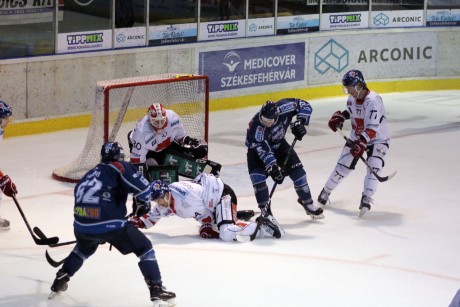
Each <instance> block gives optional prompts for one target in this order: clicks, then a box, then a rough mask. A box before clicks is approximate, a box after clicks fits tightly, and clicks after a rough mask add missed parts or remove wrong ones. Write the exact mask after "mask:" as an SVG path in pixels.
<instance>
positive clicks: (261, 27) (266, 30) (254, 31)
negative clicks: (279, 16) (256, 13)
mask: <svg viewBox="0 0 460 307" xmlns="http://www.w3.org/2000/svg"><path fill="white" fill-rule="evenodd" d="M246 33H247V35H246V36H262V35H274V34H275V18H274V17H270V18H256V19H249V20H248V30H247V31H246Z"/></svg>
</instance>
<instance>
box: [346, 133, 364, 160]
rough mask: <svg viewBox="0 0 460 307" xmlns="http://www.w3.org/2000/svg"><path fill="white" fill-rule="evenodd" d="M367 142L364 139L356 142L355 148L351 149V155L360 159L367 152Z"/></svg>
mask: <svg viewBox="0 0 460 307" xmlns="http://www.w3.org/2000/svg"><path fill="white" fill-rule="evenodd" d="M366 148H367V142H366V140H364V139H363V138H361V137H360V138H359V139H357V140H356V141H355V143H354V145H353V147H352V148H351V149H350V153H351V155H352V156H353V157H355V158H359V157H361V156H362V155H363V153H364V152H365V151H366Z"/></svg>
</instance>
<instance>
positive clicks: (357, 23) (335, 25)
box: [321, 11, 369, 30]
mask: <svg viewBox="0 0 460 307" xmlns="http://www.w3.org/2000/svg"><path fill="white" fill-rule="evenodd" d="M367 27H369V12H368V11H363V12H347V13H330V14H322V15H321V30H344V29H359V28H367Z"/></svg>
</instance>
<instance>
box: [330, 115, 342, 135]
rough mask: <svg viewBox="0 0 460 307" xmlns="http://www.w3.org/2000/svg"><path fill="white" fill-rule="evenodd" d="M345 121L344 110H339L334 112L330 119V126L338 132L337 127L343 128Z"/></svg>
mask: <svg viewBox="0 0 460 307" xmlns="http://www.w3.org/2000/svg"><path fill="white" fill-rule="evenodd" d="M344 121H345V116H344V115H343V114H342V112H340V111H337V112H335V113H334V114H332V117H331V119H330V120H329V123H328V125H329V128H331V130H332V131H334V132H337V129H342V128H343V123H344Z"/></svg>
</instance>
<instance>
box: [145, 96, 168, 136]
mask: <svg viewBox="0 0 460 307" xmlns="http://www.w3.org/2000/svg"><path fill="white" fill-rule="evenodd" d="M147 114H148V117H149V121H150V124H151V125H152V127H153V129H155V130H157V131H158V130H160V131H161V130H163V129H164V128H165V127H166V124H167V123H168V119H167V118H166V109H165V108H164V107H163V105H162V104H161V103H154V104H152V105H151V106H150V108H149V110H148V111H147Z"/></svg>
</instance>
